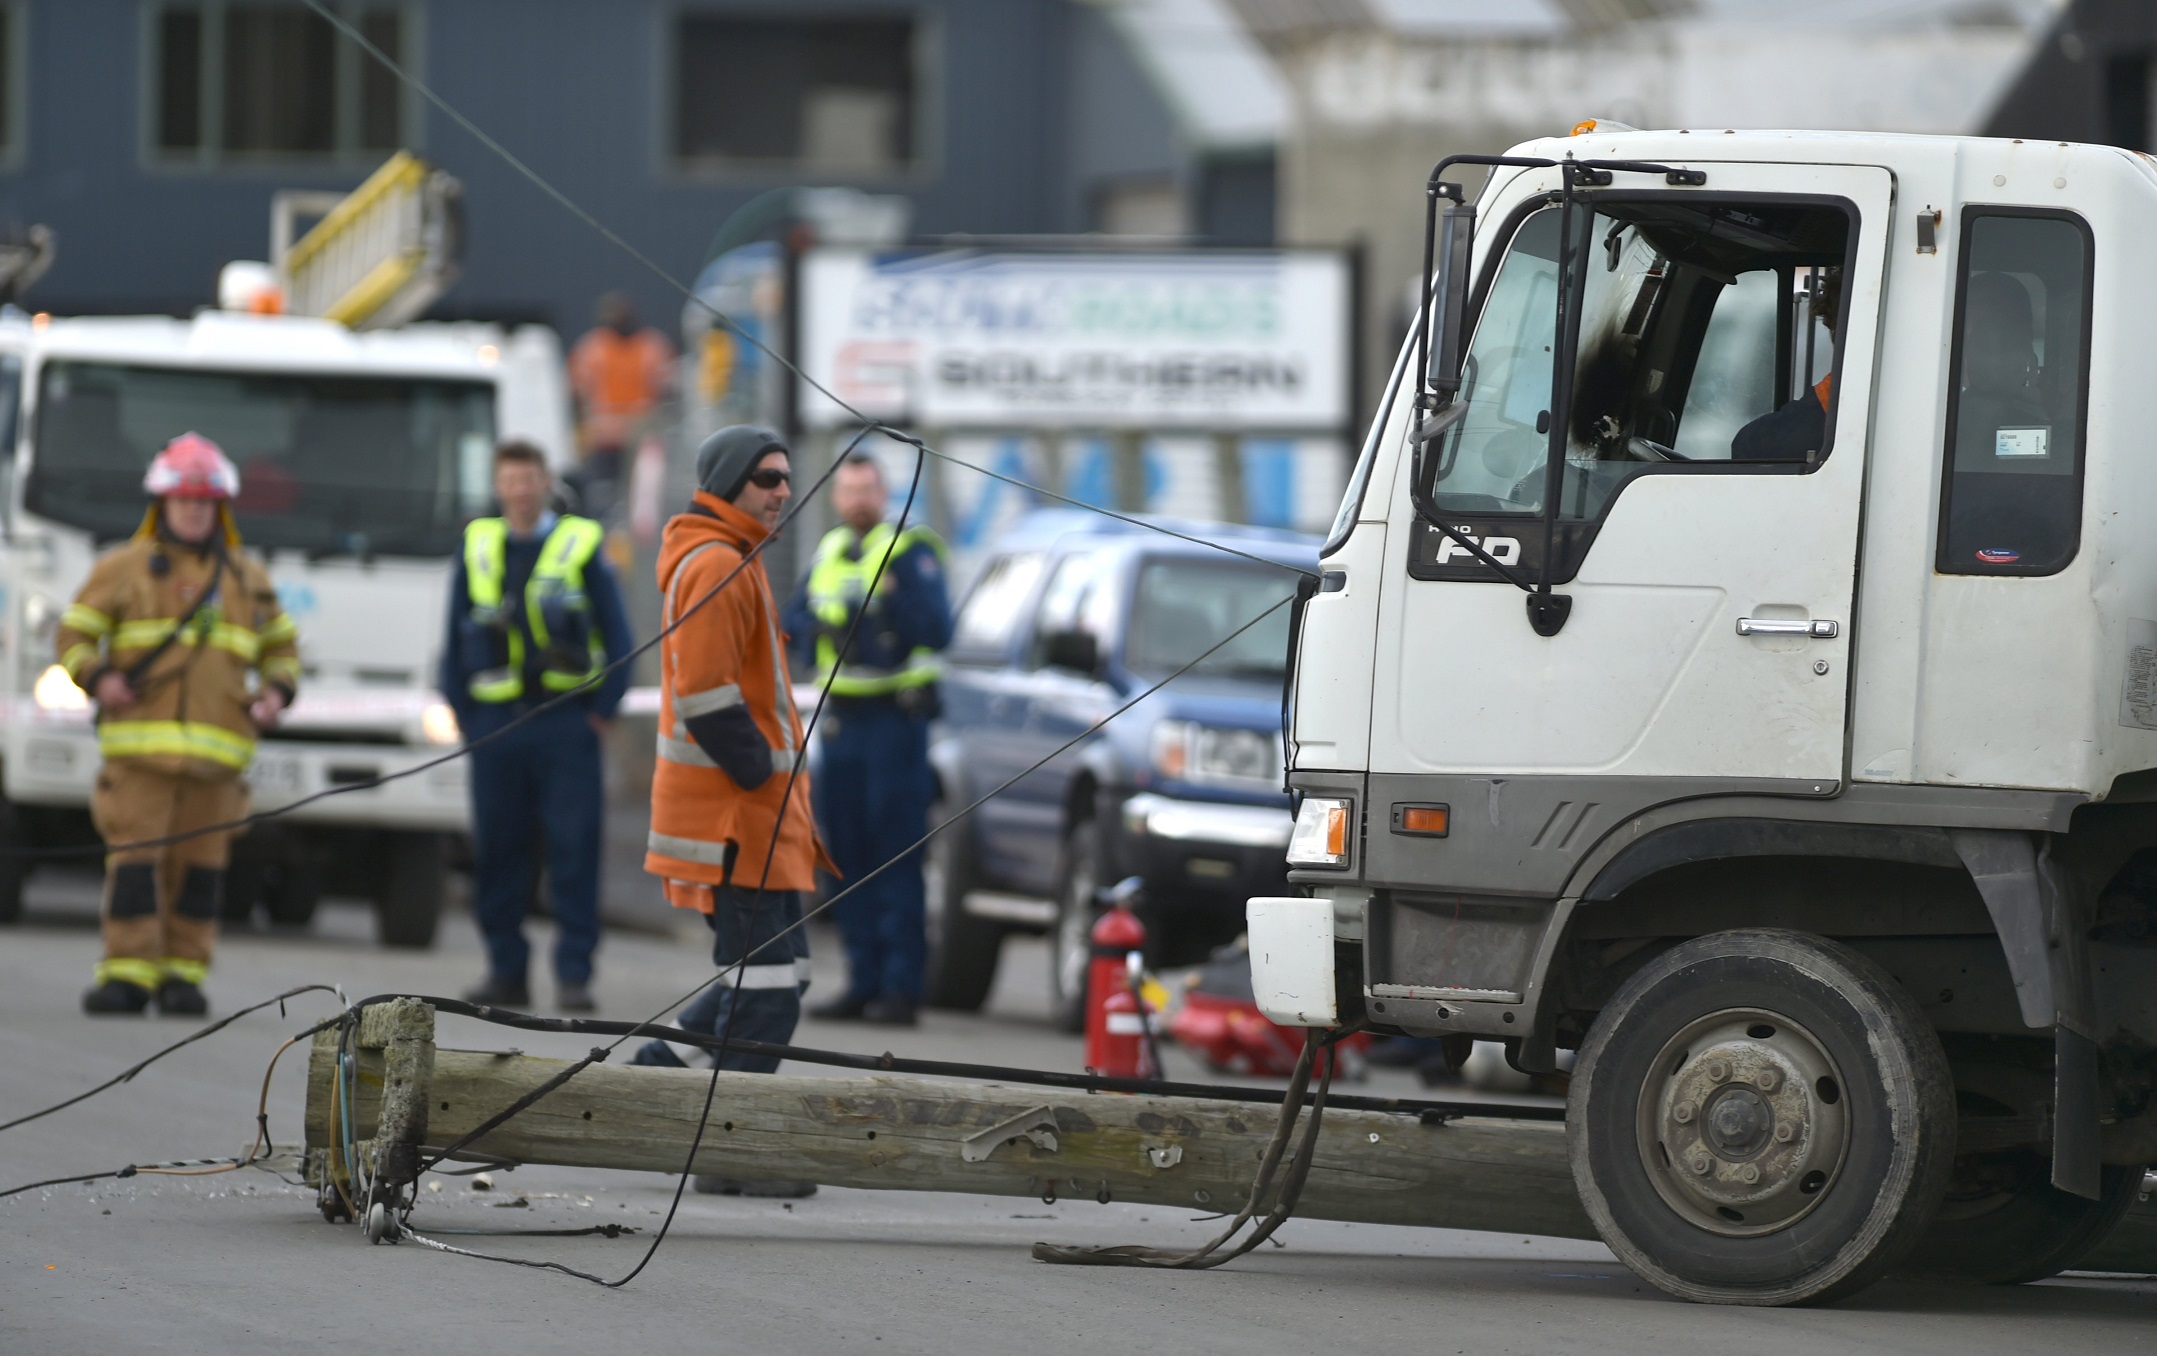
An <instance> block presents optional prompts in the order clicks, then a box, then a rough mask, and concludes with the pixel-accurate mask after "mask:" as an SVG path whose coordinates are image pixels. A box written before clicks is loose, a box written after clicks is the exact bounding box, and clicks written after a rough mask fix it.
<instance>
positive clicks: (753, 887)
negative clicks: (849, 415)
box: [634, 425, 828, 1196]
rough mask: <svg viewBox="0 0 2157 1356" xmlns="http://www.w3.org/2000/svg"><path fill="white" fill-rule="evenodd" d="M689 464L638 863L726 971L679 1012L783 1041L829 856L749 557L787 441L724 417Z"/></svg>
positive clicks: (739, 1059) (668, 597) (662, 1059)
mask: <svg viewBox="0 0 2157 1356" xmlns="http://www.w3.org/2000/svg"><path fill="white" fill-rule="evenodd" d="M696 470H697V485H698V489H697V491H696V494H695V496H694V498H693V500H692V502H691V504H690V506H689V511H688V512H686V513H681V514H677V515H676V516H675V517H674V518H672V519H671V520H669V521H668V523H667V525H666V531H665V534H664V537H663V539H662V541H661V544H660V548H659V589H660V593H661V596H662V598H663V599H664V606H663V611H662V613H661V615H662V617H663V618H664V619H665V623H666V626H667V627H668V628H669V633H668V634H667V637H666V639H665V641H664V642H662V646H663V648H662V649H661V651H660V660H661V662H660V674H659V683H660V687H659V692H660V696H659V750H658V753H659V756H658V762H657V765H656V770H655V772H654V774H653V777H652V811H651V812H652V830H651V839H650V850H649V852H648V853H647V855H646V856H645V859H644V869H645V870H647V871H649V872H651V873H652V874H654V875H656V876H658V877H659V878H660V880H661V881H662V883H663V884H662V888H663V889H664V890H665V892H666V897H667V900H668V902H669V903H671V904H673V905H674V906H675V907H676V908H683V909H695V910H696V911H697V912H699V913H701V914H702V915H703V916H704V921H705V923H706V924H707V925H708V926H709V927H710V928H711V930H712V934H713V940H712V961H713V963H714V964H716V965H718V966H720V967H721V968H722V969H724V970H728V971H729V972H730V973H727V974H725V975H723V976H722V977H721V978H720V979H719V980H717V981H716V982H715V983H713V984H712V985H711V987H709V988H707V989H705V990H704V992H703V993H702V994H700V995H698V997H697V998H696V999H694V1000H692V1001H691V1002H690V1003H689V1004H688V1005H687V1006H686V1007H685V1008H683V1010H682V1012H681V1014H680V1016H679V1017H677V1018H676V1020H677V1022H678V1023H679V1024H680V1025H681V1026H682V1027H683V1028H684V1029H686V1030H690V1031H697V1032H702V1033H706V1034H717V1033H718V1032H719V1031H720V1030H721V1029H722V1028H724V1029H725V1030H726V1031H727V1033H728V1034H729V1035H731V1036H733V1037H734V1038H736V1039H742V1040H756V1041H765V1042H770V1043H773V1044H784V1043H786V1042H787V1041H788V1040H790V1039H791V1038H792V1037H793V1034H794V1025H795V1023H796V1022H797V1021H799V1020H800V1018H801V995H802V993H803V991H804V990H805V989H806V988H807V987H808V978H809V939H808V935H807V933H806V932H804V931H803V930H802V929H801V928H799V927H798V926H797V925H798V924H799V923H800V922H801V919H802V909H801V892H802V891H804V890H807V889H809V888H811V887H812V886H814V885H815V883H816V870H817V866H818V864H819V862H820V860H821V861H823V862H825V863H826V864H827V865H828V859H826V858H823V855H822V849H821V846H820V845H819V844H818V842H817V839H816V828H815V821H814V817H813V816H812V814H811V810H810V801H809V777H808V772H807V769H806V768H802V767H800V751H801V746H802V739H803V730H802V721H801V715H800V713H799V712H797V711H796V710H795V709H794V699H793V693H792V684H791V680H790V679H789V678H788V676H787V663H786V647H785V642H784V637H783V636H782V634H781V632H780V629H779V608H778V605H777V603H776V602H775V601H774V600H773V598H772V592H771V581H770V580H769V579H768V578H767V577H766V575H765V573H764V565H763V562H762V561H761V560H750V559H749V552H750V551H751V550H753V549H755V547H756V545H757V543H759V542H762V541H764V540H765V539H766V538H768V537H769V536H770V535H771V533H772V530H773V529H774V528H775V527H777V526H778V523H779V517H780V514H781V513H782V511H783V510H784V509H785V507H786V503H787V500H788V499H789V498H790V497H791V495H792V493H793V492H792V489H791V488H790V479H791V476H790V468H789V466H788V458H787V449H786V444H785V443H784V442H783V441H782V440H781V439H780V437H779V435H778V434H776V433H773V432H772V431H771V430H769V429H763V428H752V427H748V426H745V425H737V426H734V427H731V428H723V429H721V430H719V431H718V432H717V433H714V434H713V435H712V436H711V437H710V438H708V439H706V440H705V442H704V445H703V446H702V447H701V448H699V449H698V450H697V460H696ZM722 581H723V582H722ZM677 620H679V621H680V623H681V625H680V628H679V629H673V628H674V626H675V622H676V621H677ZM797 769H798V772H797ZM790 929H791V930H790ZM736 965H740V967H741V968H740V970H739V972H738V973H733V972H732V971H733V967H735V966H736ZM730 1013H731V1016H730ZM684 1055H687V1056H689V1058H686V1059H685V1058H684ZM692 1059H695V1060H698V1061H699V1062H703V1061H704V1057H703V1056H702V1054H701V1052H699V1051H696V1050H686V1049H685V1050H682V1051H677V1050H676V1048H675V1047H672V1046H669V1045H667V1044H666V1043H665V1042H662V1041H651V1042H648V1043H647V1044H645V1045H644V1046H643V1047H642V1048H641V1049H639V1050H638V1051H637V1053H636V1056H635V1058H634V1062H635V1063H638V1064H658V1065H666V1066H671V1067H680V1066H682V1065H683V1064H685V1063H689V1062H690V1061H691V1060H692ZM778 1064H779V1062H778V1060H776V1059H774V1058H771V1057H769V1056H765V1055H751V1054H744V1053H742V1052H741V1051H739V1050H735V1051H729V1052H728V1054H727V1056H726V1058H725V1060H724V1061H723V1067H725V1068H728V1069H736V1070H745V1071H750V1072H758V1073H770V1072H772V1071H773V1070H775V1069H777V1068H778ZM696 1187H697V1190H699V1191H704V1192H711V1193H726V1194H746V1195H760V1196H806V1195H809V1194H811V1193H812V1192H814V1191H815V1190H816V1187H815V1185H814V1184H813V1183H808V1182H762V1183H753V1182H740V1181H735V1180H732V1179H724V1178H712V1177H700V1178H698V1179H697V1182H696Z"/></svg>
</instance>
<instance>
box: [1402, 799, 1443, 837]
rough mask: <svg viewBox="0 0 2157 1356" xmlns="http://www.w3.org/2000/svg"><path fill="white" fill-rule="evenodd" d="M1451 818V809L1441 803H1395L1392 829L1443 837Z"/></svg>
mask: <svg viewBox="0 0 2157 1356" xmlns="http://www.w3.org/2000/svg"><path fill="white" fill-rule="evenodd" d="M1452 818H1453V812H1452V810H1450V809H1449V808H1448V807H1446V806H1443V805H1396V806H1394V807H1393V831H1394V832H1395V833H1419V834H1423V835H1425V836H1427V837H1431V838H1443V837H1445V835H1446V830H1447V829H1448V828H1449V827H1451V821H1452Z"/></svg>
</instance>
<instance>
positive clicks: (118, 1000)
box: [82, 979, 150, 1017]
mask: <svg viewBox="0 0 2157 1356" xmlns="http://www.w3.org/2000/svg"><path fill="white" fill-rule="evenodd" d="M148 1006H150V991H149V990H148V989H145V988H143V987H142V986H141V985H140V984H130V983H128V982H127V981H126V980H124V979H108V980H106V981H105V982H104V983H102V984H100V985H98V986H97V987H96V988H94V989H84V990H83V991H82V1010H83V1011H84V1012H87V1013H89V1014H90V1015H91V1016H92V1017H111V1016H115V1015H117V1014H122V1013H136V1012H141V1011H142V1010H143V1009H144V1008H146V1007H148Z"/></svg>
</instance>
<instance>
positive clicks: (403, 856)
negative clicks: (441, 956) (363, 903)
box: [374, 833, 449, 947]
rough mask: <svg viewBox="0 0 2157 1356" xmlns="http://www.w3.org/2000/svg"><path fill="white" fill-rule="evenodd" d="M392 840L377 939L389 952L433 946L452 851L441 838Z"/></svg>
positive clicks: (386, 848)
mask: <svg viewBox="0 0 2157 1356" xmlns="http://www.w3.org/2000/svg"><path fill="white" fill-rule="evenodd" d="M387 838H388V841H387V842H386V843H384V844H383V854H382V883H381V886H380V891H379V893H378V894H376V896H375V915H374V916H375V937H376V938H377V939H378V940H379V941H380V942H381V943H382V945H384V946H410V947H429V946H433V945H434V930H435V924H436V923H437V922H439V921H440V919H441V917H442V896H443V894H444V893H445V892H446V888H447V885H448V882H449V845H448V843H447V841H446V840H445V839H444V837H443V835H441V834H439V833H392V834H389V835H387Z"/></svg>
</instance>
